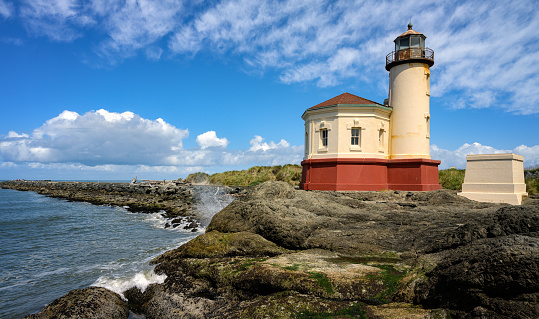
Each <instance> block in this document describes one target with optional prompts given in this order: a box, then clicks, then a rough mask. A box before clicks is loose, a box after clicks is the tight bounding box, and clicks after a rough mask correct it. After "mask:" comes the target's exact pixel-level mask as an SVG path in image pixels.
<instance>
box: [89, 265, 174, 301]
mask: <svg viewBox="0 0 539 319" xmlns="http://www.w3.org/2000/svg"><path fill="white" fill-rule="evenodd" d="M166 278H167V276H166V275H165V274H163V275H158V274H156V273H155V272H154V271H153V268H152V269H148V270H145V271H142V272H139V273H136V274H135V275H134V276H132V277H130V278H110V277H108V276H101V277H99V278H98V279H97V280H96V282H94V283H93V284H92V286H95V287H103V288H106V289H108V290H112V291H114V292H115V293H117V294H119V295H120V296H121V297H122V298H123V299H126V298H125V296H124V295H123V293H124V292H125V291H126V290H128V289H130V288H133V287H137V288H138V289H139V290H140V291H141V292H144V291H146V288H148V286H149V285H151V284H162V283H164V282H165V279H166Z"/></svg>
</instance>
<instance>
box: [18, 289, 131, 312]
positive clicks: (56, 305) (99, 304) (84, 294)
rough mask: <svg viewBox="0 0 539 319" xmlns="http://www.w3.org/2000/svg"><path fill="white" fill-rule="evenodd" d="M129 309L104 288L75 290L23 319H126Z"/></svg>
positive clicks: (118, 297) (119, 298) (114, 294)
mask: <svg viewBox="0 0 539 319" xmlns="http://www.w3.org/2000/svg"><path fill="white" fill-rule="evenodd" d="M128 316H129V309H128V307H127V303H126V302H125V301H123V300H122V298H121V297H120V296H119V295H118V294H116V293H114V292H112V291H110V290H107V289H105V288H100V287H88V288H84V289H75V290H72V291H71V292H69V293H68V294H67V295H65V296H63V297H61V298H58V299H56V300H54V301H53V302H52V303H50V304H49V305H47V306H46V307H45V308H43V310H41V311H40V312H39V313H37V314H33V315H28V316H25V317H24V318H25V319H47V318H57V319H68V318H79V319H110V318H117V319H121V318H127V317H128Z"/></svg>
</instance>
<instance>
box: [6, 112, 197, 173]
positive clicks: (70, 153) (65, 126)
mask: <svg viewBox="0 0 539 319" xmlns="http://www.w3.org/2000/svg"><path fill="white" fill-rule="evenodd" d="M188 135H189V132H188V130H183V129H178V128H176V127H174V126H173V125H171V124H168V123H166V122H165V121H164V120H162V119H160V118H159V119H157V120H148V119H144V118H141V117H140V116H138V115H136V114H134V113H132V112H124V113H116V112H109V111H107V110H103V109H101V110H97V111H92V112H88V113H85V114H83V115H79V114H78V113H76V112H71V111H67V110H66V111H64V112H62V113H61V114H60V115H58V116H57V117H54V118H52V119H50V120H48V121H46V122H45V123H44V124H43V125H42V126H40V127H38V128H36V129H35V130H34V131H33V132H32V134H31V135H28V134H17V133H16V132H10V133H9V134H8V135H7V137H5V138H4V139H2V140H0V159H2V160H3V161H10V162H39V163H58V162H76V163H81V164H84V165H102V164H147V165H159V164H160V163H161V162H162V161H163V158H165V157H166V156H168V155H169V154H171V153H173V152H175V151H176V150H178V149H181V148H182V141H183V139H185V138H187V137H188Z"/></svg>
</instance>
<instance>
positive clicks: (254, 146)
mask: <svg viewBox="0 0 539 319" xmlns="http://www.w3.org/2000/svg"><path fill="white" fill-rule="evenodd" d="M249 143H250V144H251V148H250V149H249V150H250V151H251V152H256V151H263V152H266V151H268V150H274V149H280V148H287V147H289V146H290V144H289V143H288V142H287V141H285V140H284V139H283V140H281V141H280V142H279V143H275V142H274V141H270V142H269V143H266V142H264V138H263V137H262V136H259V135H255V137H254V138H253V139H252V140H251V141H250V142H249Z"/></svg>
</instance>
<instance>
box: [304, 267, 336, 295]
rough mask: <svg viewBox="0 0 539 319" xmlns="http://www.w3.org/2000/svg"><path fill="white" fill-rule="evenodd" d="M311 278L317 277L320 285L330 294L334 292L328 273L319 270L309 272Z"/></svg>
mask: <svg viewBox="0 0 539 319" xmlns="http://www.w3.org/2000/svg"><path fill="white" fill-rule="evenodd" d="M309 275H311V278H314V279H316V281H317V282H318V285H319V286H320V287H322V288H323V289H324V290H325V291H326V292H327V293H328V294H333V286H332V285H331V282H329V279H328V277H327V276H326V275H324V274H322V273H319V272H314V271H313V272H309Z"/></svg>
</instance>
